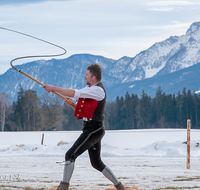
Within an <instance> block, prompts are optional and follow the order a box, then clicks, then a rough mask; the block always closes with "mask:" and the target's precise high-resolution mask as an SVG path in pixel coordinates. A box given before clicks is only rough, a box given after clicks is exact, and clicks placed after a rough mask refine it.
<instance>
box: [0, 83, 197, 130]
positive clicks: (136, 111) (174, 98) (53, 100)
mask: <svg viewBox="0 0 200 190" xmlns="http://www.w3.org/2000/svg"><path fill="white" fill-rule="evenodd" d="M187 119H190V120H191V128H200V95H199V94H195V93H193V92H191V91H190V90H187V91H186V89H185V88H184V89H183V90H182V92H180V91H179V92H177V94H165V93H164V92H163V91H162V89H161V87H159V88H158V89H157V91H156V94H155V97H153V98H151V97H150V96H148V94H146V93H145V91H142V92H141V97H138V95H136V94H129V93H128V92H127V93H126V95H125V97H119V96H117V98H116V100H115V101H107V103H106V108H105V121H104V126H105V128H106V130H120V129H121V130H122V129H147V128H148V129H150V128H185V129H186V128H187ZM0 129H1V131H51V130H59V131H62V130H81V129H82V120H77V119H76V117H74V111H73V109H72V108H71V107H69V106H67V105H66V104H64V102H63V100H62V99H61V98H60V97H58V96H55V95H53V94H51V93H47V92H45V93H44V94H43V95H42V96H40V97H38V96H37V93H36V92H35V91H33V90H24V89H23V88H22V87H21V86H20V89H19V91H18V98H17V100H16V101H14V102H13V103H12V104H11V103H9V96H8V95H7V94H6V93H4V92H2V93H0Z"/></svg>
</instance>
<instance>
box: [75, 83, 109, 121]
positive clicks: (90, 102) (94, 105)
mask: <svg viewBox="0 0 200 190" xmlns="http://www.w3.org/2000/svg"><path fill="white" fill-rule="evenodd" d="M97 86H99V87H101V88H102V89H103V90H104V92H105V98H104V99H103V100H101V101H97V100H94V99H90V98H79V99H78V102H77V104H76V109H75V112H74V116H75V117H77V119H80V118H83V117H85V118H89V119H92V120H94V121H103V120H104V109H105V104H106V91H105V89H104V86H103V84H102V83H101V82H100V83H98V84H97Z"/></svg>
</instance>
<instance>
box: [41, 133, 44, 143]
mask: <svg viewBox="0 0 200 190" xmlns="http://www.w3.org/2000/svg"><path fill="white" fill-rule="evenodd" d="M43 141H44V133H42V141H41V145H43Z"/></svg>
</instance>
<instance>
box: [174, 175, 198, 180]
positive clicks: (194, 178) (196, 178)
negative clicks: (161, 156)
mask: <svg viewBox="0 0 200 190" xmlns="http://www.w3.org/2000/svg"><path fill="white" fill-rule="evenodd" d="M177 178H181V179H174V181H193V180H199V179H200V176H197V177H190V178H185V177H179V176H177Z"/></svg>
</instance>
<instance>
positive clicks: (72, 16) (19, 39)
mask: <svg viewBox="0 0 200 190" xmlns="http://www.w3.org/2000/svg"><path fill="white" fill-rule="evenodd" d="M199 10H200V2H199V0H190V1H189V0H175V1H174V0H173V1H172V0H171V1H170V0H52V1H49V0H28V1H27V0H17V1H16V0H1V1H0V74H3V73H5V72H6V71H7V70H8V69H9V68H10V61H11V60H12V59H14V58H16V57H21V56H27V55H44V54H60V53H63V50H61V49H59V48H57V47H55V46H52V45H50V44H46V43H44V42H41V41H38V40H35V39H32V38H29V37H27V36H23V35H20V34H17V33H13V32H10V31H7V30H4V29H2V28H8V29H11V30H15V31H19V32H22V33H26V34H28V35H31V36H34V37H37V38H40V39H43V40H45V41H48V42H51V43H53V44H56V45H59V46H61V47H63V48H65V49H66V50H67V53H66V54H65V55H63V56H60V57H55V58H56V59H64V58H67V57H69V56H71V55H73V54H83V53H88V54H93V55H102V56H104V57H106V58H111V59H115V60H117V59H120V58H121V57H123V56H128V57H134V56H136V55H137V54H138V53H140V52H141V51H143V50H146V49H148V48H149V47H151V46H152V45H153V44H154V43H156V42H160V41H163V40H165V39H167V38H169V37H170V36H175V35H176V36H181V35H184V34H185V33H186V31H187V29H188V28H189V27H190V25H191V24H192V23H193V22H198V21H200V11H199ZM37 59H44V58H35V59H34V60H37ZM46 59H49V58H46ZM30 61H32V60H31V59H23V60H20V61H16V62H14V63H13V65H18V64H23V63H27V62H30Z"/></svg>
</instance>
